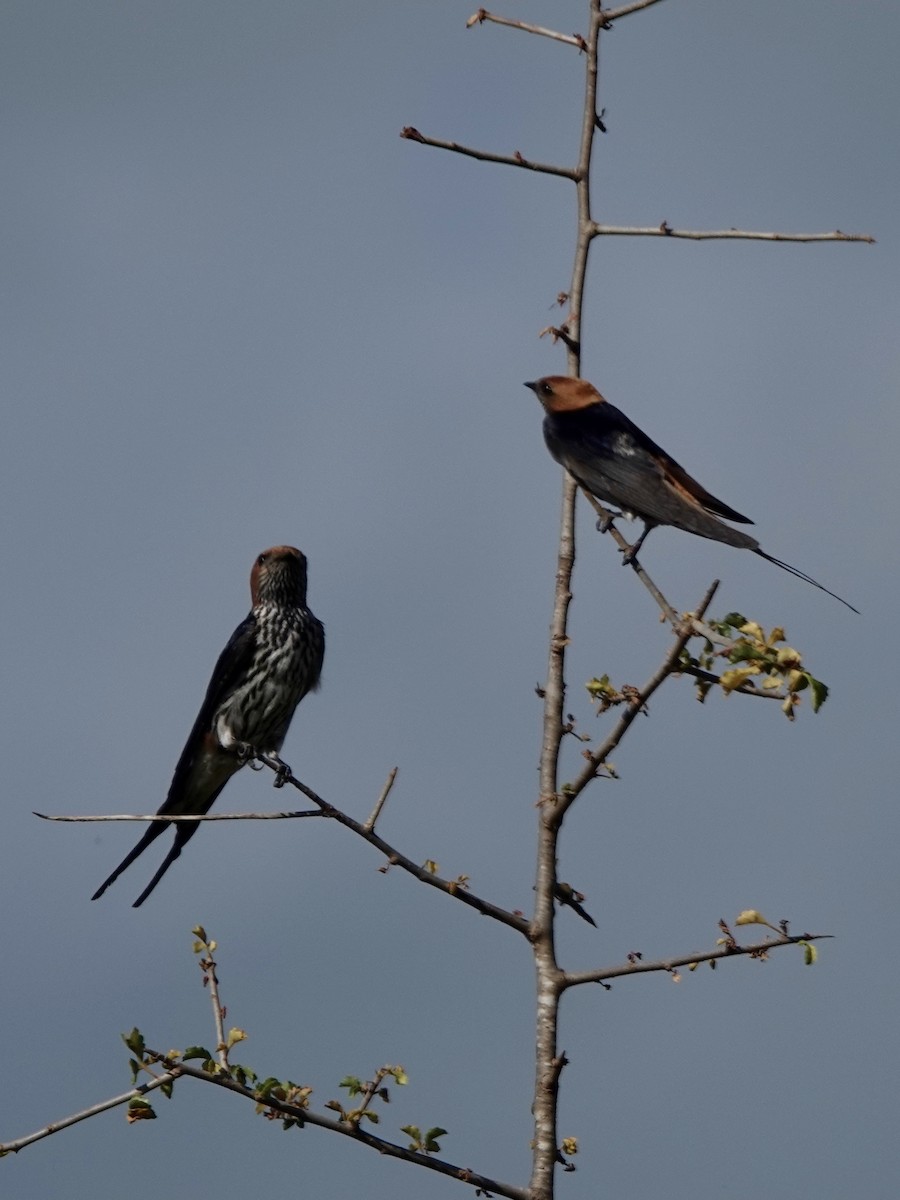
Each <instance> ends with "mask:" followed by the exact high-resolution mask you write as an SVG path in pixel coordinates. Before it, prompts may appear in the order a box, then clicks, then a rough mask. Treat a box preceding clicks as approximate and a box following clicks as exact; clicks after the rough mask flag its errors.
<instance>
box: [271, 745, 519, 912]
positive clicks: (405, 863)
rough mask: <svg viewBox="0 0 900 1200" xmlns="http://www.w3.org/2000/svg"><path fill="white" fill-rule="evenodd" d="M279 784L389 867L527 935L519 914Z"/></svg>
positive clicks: (301, 786) (290, 778)
mask: <svg viewBox="0 0 900 1200" xmlns="http://www.w3.org/2000/svg"><path fill="white" fill-rule="evenodd" d="M266 765H267V766H268V767H269V768H270V769H271V770H272V771H275V772H276V774H277V769H276V767H275V766H273V765H272V764H270V763H267V764H266ZM283 781H284V783H286V784H290V786H291V787H295V788H296V789H297V791H298V792H302V793H303V795H304V796H305V797H306V798H307V800H311V801H312V802H313V804H315V805H317V806H318V808H319V809H321V811H322V815H323V816H326V817H331V819H332V820H333V821H336V822H337V823H338V824H339V825H343V826H344V827H345V828H346V829H350V830H352V831H353V832H354V833H355V834H358V836H359V837H361V838H363V840H364V841H367V842H368V843H369V845H370V846H374V847H375V848H376V849H377V850H380V851H381V853H382V854H384V855H385V857H386V858H387V860H388V863H389V865H390V866H392V867H400V869H401V870H403V871H406V872H408V873H409V874H410V875H413V876H415V878H416V879H418V880H419V881H420V882H421V883H427V884H428V886H429V887H433V888H437V890H438V891H440V892H445V893H446V894H447V895H448V896H453V897H454V899H456V900H459V901H460V902H461V903H462V904H467V905H468V906H469V907H470V908H474V909H475V911H476V912H480V913H481V914H482V916H485V917H493V918H494V920H495V921H500V922H501V924H503V925H509V926H510V928H511V929H515V930H517V931H518V932H519V933H523V934H525V935H526V936H527V935H528V933H529V928H530V926H529V923H528V921H526V920H525V918H524V917H523V916H522V915H521V914H520V913H515V912H509V911H508V910H507V909H505V908H500V907H499V905H496V904H492V903H491V902H490V901H489V900H484V899H482V898H481V897H480V896H476V895H475V894H474V892H470V891H468V889H467V887H466V885H465V884H464V883H463V882H462V881H460V880H458V879H442V878H441V877H440V876H439V875H437V874H435V873H434V872H433V871H431V870H430V869H429V868H428V867H427V866H419V864H418V863H415V862H413V861H412V859H411V858H407V857H406V855H405V854H401V853H400V851H399V850H397V849H396V848H395V847H394V846H392V845H390V843H389V842H386V841H385V840H384V838H382V837H380V836H379V835H378V834H377V833H376V832H375V831H374V829H370V828H368V823H366V824H362V823H361V822H359V821H355V820H354V819H353V817H350V816H348V815H347V814H346V813H345V812H341V810H340V809H339V808H335V807H334V805H333V804H329V803H328V801H327V800H323V799H322V797H321V796H319V795H318V794H317V793H316V792H314V791H313V790H312V788H310V787H307V786H306V784H305V783H301V782H300V780H299V779H297V778H296V777H295V776H294V775H293V774H290V773H289V774H287V775H285V776H283Z"/></svg>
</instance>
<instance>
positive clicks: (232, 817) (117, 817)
mask: <svg viewBox="0 0 900 1200" xmlns="http://www.w3.org/2000/svg"><path fill="white" fill-rule="evenodd" d="M33 815H34V816H36V817H40V818H41V820H42V821H165V823H166V824H167V825H169V824H174V823H176V822H178V821H187V822H197V821H290V820H292V819H293V818H295V817H321V816H324V814H323V813H322V812H320V810H319V809H317V808H304V809H302V810H301V811H299V812H268V813H259V812H256V813H206V814H205V815H204V816H200V815H199V814H197V815H193V814H191V815H184V814H182V815H180V816H178V815H176V814H174V813H173V814H172V815H170V814H169V813H166V815H165V816H164V817H161V816H160V815H159V813H150V814H148V815H147V816H141V817H136V816H134V815H133V814H132V813H103V814H101V815H100V816H96V817H80V816H71V817H70V816H60V815H58V814H55V813H40V812H36V813H34V814H33Z"/></svg>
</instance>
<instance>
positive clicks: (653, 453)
mask: <svg viewBox="0 0 900 1200" xmlns="http://www.w3.org/2000/svg"><path fill="white" fill-rule="evenodd" d="M578 415H579V417H581V418H582V419H581V420H579V421H578V422H577V426H575V427H573V428H572V431H571V434H569V435H568V436H563V437H559V436H556V437H555V438H554V432H555V430H554V426H553V425H551V426H550V427H549V428H548V429H546V430H545V432H546V434H547V441H548V445H549V446H550V450H551V453H553V454H554V456H555V457H557V458H558V459H559V461H560V462H562V463H563V465H564V466H565V467H566V468H567V470H568V471H570V472H571V474H572V475H574V476H575V478H576V479H577V480H578V481H579V483H581V484H583V485H584V486H585V487H586V488H588V490H589V491H592V492H594V493H595V494H596V495H597V496H599V497H600V498H601V499H603V498H604V496H605V498H606V499H607V500H608V501H609V502H610V503H613V504H617V505H618V506H619V507H620V508H624V509H627V510H628V511H630V512H634V513H636V514H637V515H638V516H641V517H644V518H647V519H648V520H650V521H651V522H655V523H656V524H660V525H677V526H681V527H684V520H685V517H686V515H687V512H688V511H689V510H690V509H693V510H698V509H699V510H700V511H701V512H702V511H703V510H706V512H707V513H713V514H715V515H716V516H719V517H724V518H725V519H726V520H728V521H737V522H739V523H741V524H746V525H752V524H753V522H752V521H751V520H750V518H749V517H745V516H743V514H742V513H739V512H736V511H735V510H734V509H733V508H730V507H729V506H728V505H727V504H725V503H724V502H723V501H721V500H719V499H717V498H716V497H715V496H713V495H711V493H709V492H708V491H706V489H705V488H704V487H702V486H701V485H700V484H699V483H698V482H697V480H696V479H694V478H693V476H692V475H689V474H688V472H687V471H685V469H684V467H682V466H681V464H680V463H678V462H676V461H675V459H674V458H671V457H670V456H669V455H668V454H666V452H665V450H663V449H662V447H661V446H658V445H657V444H656V442H654V441H653V440H652V438H649V437H648V436H647V434H645V433H644V431H643V430H642V429H640V428H639V427H638V426H637V425H635V424H634V422H633V421H631V420H630V419H629V418H628V417H626V416H625V414H624V413H623V412H621V411H620V410H619V409H617V408H616V407H615V406H614V405H612V404H607V403H604V404H603V405H602V406H598V407H597V408H596V409H592V410H591V412H590V414H588V413H587V412H584V413H579V414H578ZM556 429H557V430H559V432H562V431H561V429H560V427H558V426H557V427H556ZM567 433H568V431H567ZM572 434H574V435H575V436H572ZM554 440H555V442H556V445H555V446H554V445H553V444H552V442H553V441H554ZM686 506H687V508H686ZM704 536H708V534H704Z"/></svg>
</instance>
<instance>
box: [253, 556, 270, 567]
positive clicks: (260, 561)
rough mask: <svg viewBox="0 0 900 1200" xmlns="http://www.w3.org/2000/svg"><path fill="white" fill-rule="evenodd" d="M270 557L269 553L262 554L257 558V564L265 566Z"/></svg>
mask: <svg viewBox="0 0 900 1200" xmlns="http://www.w3.org/2000/svg"><path fill="white" fill-rule="evenodd" d="M268 557H269V556H268V554H261V555H260V556H259V558H258V559H257V560H256V565H257V566H258V567H264V566H265V565H266V562H267V560H268Z"/></svg>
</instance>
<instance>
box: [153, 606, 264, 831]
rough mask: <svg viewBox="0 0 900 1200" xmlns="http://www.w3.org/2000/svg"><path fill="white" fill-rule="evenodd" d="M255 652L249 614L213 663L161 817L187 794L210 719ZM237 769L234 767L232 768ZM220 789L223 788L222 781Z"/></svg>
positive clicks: (209, 727)
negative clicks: (214, 663)
mask: <svg viewBox="0 0 900 1200" xmlns="http://www.w3.org/2000/svg"><path fill="white" fill-rule="evenodd" d="M255 653H256V617H255V616H254V615H253V613H252V612H251V613H248V615H247V616H246V617H245V618H244V620H243V621H241V623H240V625H238V627H237V629H236V630H235V631H234V633H233V634H232V635H231V637H230V638H229V639H228V645H227V646H226V647H225V649H224V650H223V651H222V653H221V654H220V655H219V657H218V660H217V661H216V665H215V667H214V668H213V673H212V678H211V679H210V681H209V686H208V687H207V689H206V695H205V697H204V699H203V704H202V705H201V708H200V711H199V713H198V714H197V719H196V721H195V722H194V726H193V728H192V729H191V732H190V734H189V735H188V739H187V741H186V742H185V744H184V749H183V750H182V752H181V757H180V758H179V760H178V763H177V765H176V767H175V773H174V775H173V776H172V783H171V785H170V787H169V794H168V796H167V797H166V801H165V803H164V804H163V806H162V808H161V809H160V810H159V811H160V813H161V814H162V813H166V812H173V811H175V812H177V811H178V810H179V808H180V806H181V803H182V802H183V799H184V796H185V794H186V792H188V791H189V789H188V788H187V784H188V780H189V777H190V773H191V768H192V767H193V765H194V760H195V759H196V757H197V755H198V753H200V752H201V751H202V750H203V749H204V747H205V746H206V736H207V735H208V734H209V733H210V731H211V729H212V721H213V717H214V716H215V714H216V712H217V710H218V709H219V707H220V706H221V704H222V703H223V701H224V700H225V699H226V697H227V696H228V695H229V694H230V693H231V692H232V691H233V690H234V688H235V687H236V686H237V684H238V682H239V681H240V680H241V679H242V677H243V676H244V675H245V674H246V672H247V671H248V670H249V668H250V665H251V663H252V662H253V656H254V654H255ZM236 769H237V767H235V770H236ZM230 774H233V772H230ZM228 777H229V776H226V782H227V779H228ZM222 787H224V782H223V784H222ZM222 787H219V788H218V790H217V791H216V792H215V794H214V795H212V796H211V797H210V799H209V804H208V805H207V809H206V811H208V810H209V808H211V807H212V804H213V801H214V800H215V798H216V796H217V795H218V794H219V792H220V791H221V790H222ZM185 828H187V829H190V830H192V831H193V830H194V829H196V826H195V825H188V826H185Z"/></svg>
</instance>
